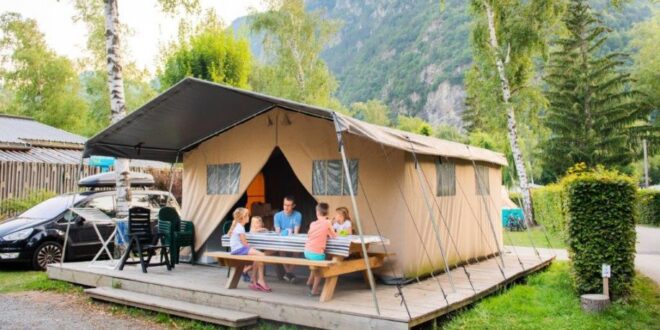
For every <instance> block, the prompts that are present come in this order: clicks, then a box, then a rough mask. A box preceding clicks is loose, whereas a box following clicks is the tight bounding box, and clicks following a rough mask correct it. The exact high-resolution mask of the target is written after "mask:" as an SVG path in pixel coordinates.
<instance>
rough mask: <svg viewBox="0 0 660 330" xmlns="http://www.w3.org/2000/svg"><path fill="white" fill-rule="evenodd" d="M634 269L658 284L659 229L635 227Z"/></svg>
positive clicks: (659, 259)
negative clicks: (635, 249)
mask: <svg viewBox="0 0 660 330" xmlns="http://www.w3.org/2000/svg"><path fill="white" fill-rule="evenodd" d="M636 229H637V245H636V248H637V256H636V257H635V267H637V269H638V270H639V271H640V272H642V273H643V274H644V275H646V276H648V277H650V278H651V279H653V280H654V281H655V283H658V284H660V228H654V227H646V226H637V228H636Z"/></svg>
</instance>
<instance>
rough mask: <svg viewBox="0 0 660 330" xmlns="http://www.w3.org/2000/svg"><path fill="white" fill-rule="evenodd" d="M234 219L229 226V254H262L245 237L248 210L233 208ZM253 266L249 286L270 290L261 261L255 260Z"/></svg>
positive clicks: (257, 289) (259, 289)
mask: <svg viewBox="0 0 660 330" xmlns="http://www.w3.org/2000/svg"><path fill="white" fill-rule="evenodd" d="M233 215H234V221H233V222H232V224H231V228H229V232H228V233H227V234H228V235H229V247H230V249H231V254H233V255H255V256H263V255H264V253H263V252H261V251H259V250H257V249H254V248H251V247H250V245H249V244H248V242H247V239H246V238H245V224H247V223H248V222H250V211H249V210H248V209H246V208H244V207H239V208H237V209H236V210H234V214H233ZM252 267H253V268H254V274H253V275H254V276H253V278H252V284H250V286H249V288H250V289H252V290H255V291H264V292H270V291H272V290H271V289H270V287H268V285H267V284H266V280H265V279H264V264H263V263H262V262H255V263H253V264H252Z"/></svg>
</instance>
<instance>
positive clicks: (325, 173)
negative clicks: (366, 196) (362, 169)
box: [312, 159, 358, 196]
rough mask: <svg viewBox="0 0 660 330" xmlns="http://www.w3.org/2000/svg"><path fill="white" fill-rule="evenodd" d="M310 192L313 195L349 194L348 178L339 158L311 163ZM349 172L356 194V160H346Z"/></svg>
mask: <svg viewBox="0 0 660 330" xmlns="http://www.w3.org/2000/svg"><path fill="white" fill-rule="evenodd" d="M312 165H313V166H312V193H313V194H314V195H329V196H347V195H350V191H349V188H348V180H346V175H345V173H344V168H343V164H342V161H341V160H315V161H314V162H313V164H312ZM348 168H349V171H350V173H351V178H350V183H351V186H352V187H353V191H354V192H355V193H356V194H357V182H358V161H357V159H351V160H349V161H348Z"/></svg>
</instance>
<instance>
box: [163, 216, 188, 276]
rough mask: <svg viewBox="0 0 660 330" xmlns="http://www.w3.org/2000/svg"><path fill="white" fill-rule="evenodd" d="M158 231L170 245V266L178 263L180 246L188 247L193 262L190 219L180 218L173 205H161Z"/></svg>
mask: <svg viewBox="0 0 660 330" xmlns="http://www.w3.org/2000/svg"><path fill="white" fill-rule="evenodd" d="M158 232H159V233H160V234H162V235H163V241H164V242H165V244H169V245H170V260H171V262H172V266H174V265H175V264H178V263H179V252H180V250H181V248H184V247H188V246H189V247H190V250H191V251H192V256H191V257H192V258H191V263H194V262H195V226H194V225H193V223H192V222H191V221H186V220H181V218H180V217H179V213H178V212H177V211H176V209H175V208H173V207H163V208H161V209H160V211H158Z"/></svg>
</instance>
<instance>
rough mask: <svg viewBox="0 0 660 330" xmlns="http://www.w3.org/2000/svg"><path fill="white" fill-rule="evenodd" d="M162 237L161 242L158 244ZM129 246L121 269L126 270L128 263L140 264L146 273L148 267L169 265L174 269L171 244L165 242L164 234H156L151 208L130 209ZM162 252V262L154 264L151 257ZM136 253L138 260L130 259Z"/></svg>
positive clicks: (170, 268)
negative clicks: (153, 228) (152, 225)
mask: <svg viewBox="0 0 660 330" xmlns="http://www.w3.org/2000/svg"><path fill="white" fill-rule="evenodd" d="M159 239H160V243H161V244H158V243H159V242H158V241H159ZM128 240H129V243H128V247H127V248H126V251H125V252H124V255H123V256H122V257H121V261H120V263H119V270H124V265H126V264H138V263H139V264H140V265H141V266H142V272H143V273H146V272H147V268H148V267H154V266H167V270H168V271H169V270H172V264H171V262H170V258H169V251H170V246H169V245H168V244H167V243H166V242H164V240H163V237H162V235H160V234H154V233H153V232H152V228H151V210H149V209H148V208H144V207H133V208H131V209H130V210H129V211H128ZM157 251H158V252H160V262H159V263H155V264H152V263H151V258H152V257H153V256H154V255H156V252H157ZM131 253H134V254H135V255H137V257H138V258H139V260H138V261H128V257H129V256H130V254H131Z"/></svg>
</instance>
